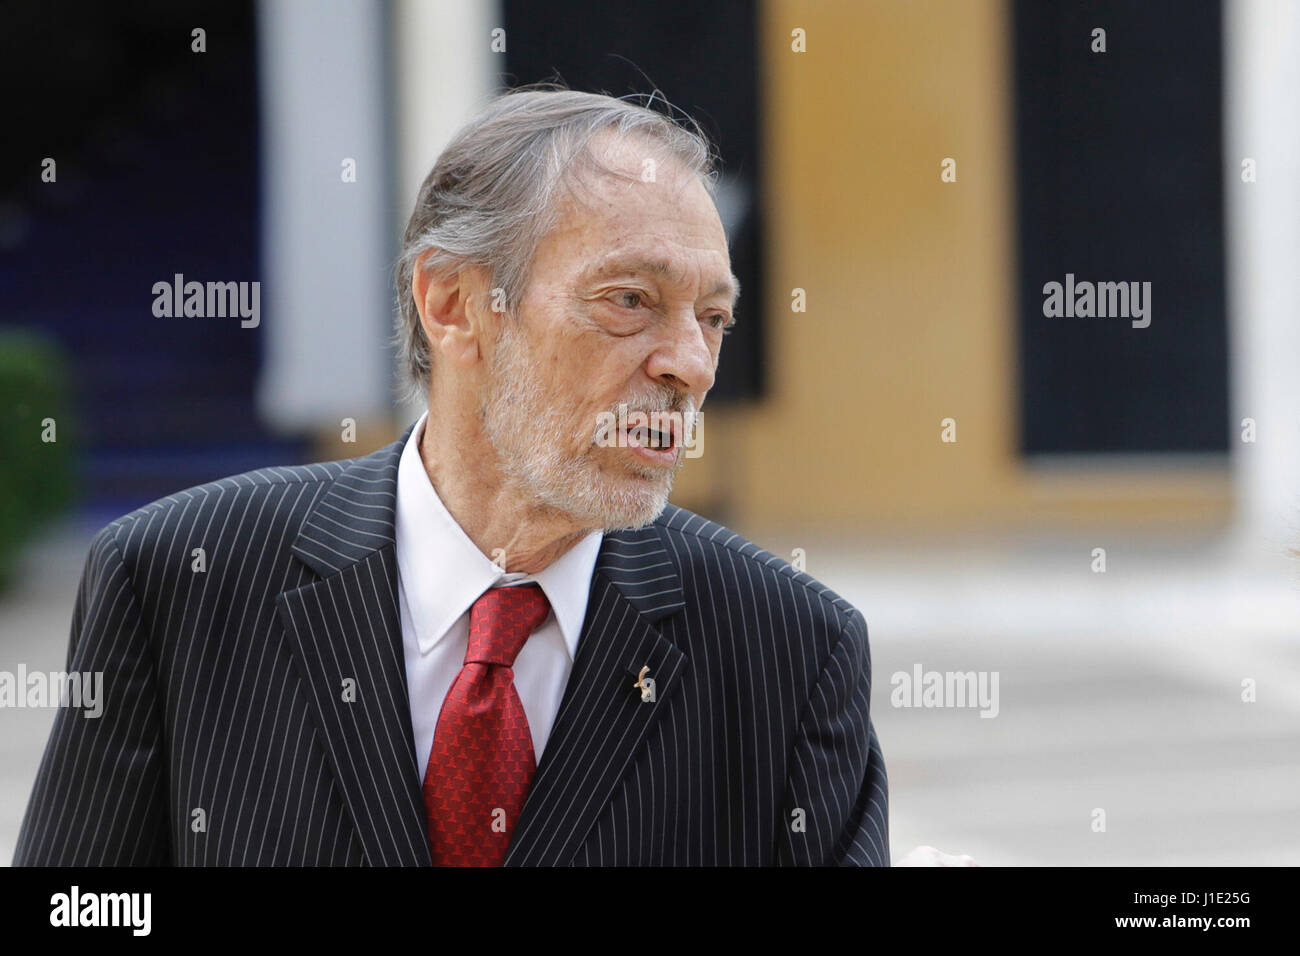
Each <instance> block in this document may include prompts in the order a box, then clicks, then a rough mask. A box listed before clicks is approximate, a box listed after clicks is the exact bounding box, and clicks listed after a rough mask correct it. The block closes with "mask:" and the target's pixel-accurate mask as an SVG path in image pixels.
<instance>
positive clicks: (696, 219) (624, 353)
mask: <svg viewBox="0 0 1300 956" xmlns="http://www.w3.org/2000/svg"><path fill="white" fill-rule="evenodd" d="M596 148H597V149H599V150H601V152H600V153H599V154H598V155H600V156H601V158H602V159H603V160H604V162H605V163H606V165H609V166H611V167H613V168H614V169H617V170H619V171H621V172H623V173H625V174H626V175H628V176H629V177H630V178H629V179H623V178H617V177H612V176H608V175H605V174H599V173H597V174H592V175H587V176H584V177H582V180H581V183H580V185H579V186H578V188H577V189H576V190H574V195H573V196H571V197H569V198H567V199H566V200H565V201H564V203H563V205H562V207H561V209H562V215H561V218H560V221H559V224H558V226H557V227H556V228H555V229H554V230H552V231H551V233H550V234H549V235H548V236H547V237H546V238H545V239H543V241H542V242H541V244H540V246H539V248H538V250H537V254H536V257H535V259H534V261H533V266H532V271H531V278H530V281H529V285H528V288H527V290H526V292H525V295H524V300H523V302H522V304H521V306H520V309H519V314H518V315H517V316H506V317H504V321H503V322H502V327H501V333H500V337H499V339H498V341H497V342H496V343H494V346H493V351H492V354H491V356H490V368H491V372H490V375H489V381H488V383H487V387H486V394H485V395H484V398H483V402H482V404H481V407H480V415H481V416H482V419H483V422H484V426H485V430H486V432H487V435H488V438H489V440H490V441H491V442H492V444H493V445H494V446H495V448H496V450H497V452H498V455H499V457H500V465H501V467H502V470H503V471H504V472H505V474H506V476H507V477H508V478H511V479H513V480H514V481H516V482H518V483H519V484H520V485H521V486H522V487H523V488H525V489H526V490H527V491H528V492H529V493H530V494H531V495H533V496H535V497H536V498H537V499H538V500H539V501H540V502H543V503H545V504H547V505H549V506H551V507H553V508H556V509H558V510H560V511H562V512H564V513H565V514H567V515H569V516H570V517H571V518H572V519H573V520H574V521H575V522H577V523H578V524H580V525H581V526H583V527H589V528H601V529H606V530H612V529H615V528H621V527H638V526H640V525H644V524H647V523H649V522H650V521H653V520H654V518H655V517H656V516H658V515H659V513H660V512H662V511H663V509H664V506H665V505H666V504H667V502H668V493H669V491H670V490H671V488H672V480H673V476H674V474H675V473H676V471H677V469H678V468H679V467H680V466H681V462H682V443H683V440H684V439H687V440H689V439H688V438H687V436H686V435H684V434H683V433H682V430H681V428H680V427H679V426H680V425H681V424H683V423H687V424H688V427H689V423H690V422H691V420H692V419H693V417H694V414H695V413H696V412H697V411H698V410H699V408H700V407H701V406H702V405H703V404H704V398H705V395H706V394H707V393H708V391H709V389H710V388H711V387H712V385H713V376H714V373H715V372H716V371H717V367H718V354H719V351H720V349H721V347H722V337H723V327H724V326H726V325H728V324H730V323H731V322H732V307H733V305H734V285H733V283H734V279H733V277H732V275H731V269H730V257H729V255H728V252H727V241H726V234H725V232H724V231H723V228H722V223H721V221H720V220H719V218H718V214H717V210H716V209H715V207H714V204H713V201H712V200H711V199H710V198H709V194H708V192H707V191H706V190H705V188H704V186H703V185H702V184H700V182H699V181H698V179H697V178H696V177H695V176H693V175H692V174H690V173H688V172H686V171H684V170H682V169H680V168H679V167H677V166H676V165H675V164H672V163H669V162H667V161H665V160H663V159H661V158H659V157H658V156H657V154H653V153H650V152H648V151H647V149H646V147H645V146H644V144H643V143H642V141H640V140H639V139H625V140H623V141H622V142H618V141H615V140H612V139H609V138H606V139H604V140H601V141H598V143H597V147H596ZM647 160H654V161H655V167H654V171H653V172H654V176H653V181H649V182H647V181H644V179H643V178H642V173H643V170H646V169H647V168H648V167H647V165H646V161H647ZM620 405H623V406H624V407H623V408H622V409H621V412H622V417H621V418H620V417H619V415H620ZM636 412H643V413H646V414H647V415H650V414H651V413H663V412H674V413H677V414H675V415H668V416H659V417H658V419H657V421H656V422H655V424H658V422H659V421H666V422H667V423H668V424H669V427H670V428H671V430H672V432H673V434H672V437H671V446H670V447H667V448H653V447H644V446H649V445H653V444H655V443H656V441H657V439H656V437H655V436H647V435H646V434H645V433H644V431H642V430H635V431H633V430H632V429H630V428H629V429H628V430H627V431H623V432H621V433H620V430H619V429H618V428H615V429H613V431H612V432H611V431H610V430H609V428H608V427H607V426H608V424H609V421H610V416H613V417H614V418H615V419H616V420H617V421H619V422H623V421H626V420H627V419H628V417H631V418H632V419H633V424H635V422H636V415H635V413H636ZM602 413H605V416H604V417H603V418H602ZM628 431H631V432H632V433H631V434H628V433H627V432H628ZM611 439H613V440H611Z"/></svg>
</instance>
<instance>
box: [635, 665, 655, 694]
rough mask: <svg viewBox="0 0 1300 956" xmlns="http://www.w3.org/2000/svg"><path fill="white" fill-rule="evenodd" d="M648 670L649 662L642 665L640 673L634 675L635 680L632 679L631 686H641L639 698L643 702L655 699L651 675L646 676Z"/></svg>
mask: <svg viewBox="0 0 1300 956" xmlns="http://www.w3.org/2000/svg"><path fill="white" fill-rule="evenodd" d="M649 670H650V665H649V664H647V665H645V666H644V667H642V668H641V673H640V674H637V675H636V680H635V681H633V683H632V686H633V687H639V688H641V700H642V702H643V703H651V704H652V703H654V700H655V681H654V678H653V677H646V674H647V673H648V672H649Z"/></svg>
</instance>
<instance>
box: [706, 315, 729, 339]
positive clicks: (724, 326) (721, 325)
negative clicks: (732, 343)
mask: <svg viewBox="0 0 1300 956" xmlns="http://www.w3.org/2000/svg"><path fill="white" fill-rule="evenodd" d="M704 318H705V321H707V322H708V323H709V325H711V326H712V327H713V328H715V329H721V330H722V334H723V335H730V334H731V327H732V326H733V325H735V324H736V320H735V319H733V318H731V317H730V316H728V315H727V313H725V312H710V313H709V314H708V315H706V316H705V317H704Z"/></svg>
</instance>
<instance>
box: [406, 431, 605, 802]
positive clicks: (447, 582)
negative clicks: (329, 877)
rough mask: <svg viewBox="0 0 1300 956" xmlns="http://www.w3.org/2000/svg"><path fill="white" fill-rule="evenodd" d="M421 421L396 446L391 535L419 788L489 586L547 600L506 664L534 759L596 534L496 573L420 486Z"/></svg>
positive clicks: (546, 728) (577, 618)
mask: <svg viewBox="0 0 1300 956" xmlns="http://www.w3.org/2000/svg"><path fill="white" fill-rule="evenodd" d="M428 415H429V413H428V412H425V413H424V414H423V415H421V416H420V419H419V421H417V422H416V425H415V428H414V430H413V431H412V432H411V437H410V438H409V439H408V440H407V442H406V447H405V448H403V449H402V458H401V461H400V462H399V464H398V467H397V515H396V531H395V536H396V540H397V581H398V584H397V590H398V601H399V604H400V606H401V615H402V646H403V650H404V653H405V656H406V683H407V687H408V688H409V689H410V694H411V730H412V732H413V733H414V740H415V755H416V760H417V762H418V764H419V768H418V772H419V777H420V780H421V782H423V780H424V771H425V767H426V766H427V764H428V762H429V751H430V749H431V748H432V747H433V732H434V729H435V728H436V727H437V724H438V714H439V712H440V711H441V710H442V701H443V698H445V697H446V696H447V691H448V690H449V689H450V688H451V684H452V681H453V680H455V679H456V675H457V674H458V673H460V669H461V667H462V666H463V665H464V663H465V652H466V650H467V649H468V647H469V611H470V607H471V606H472V605H473V604H474V602H475V601H476V600H478V598H479V596H480V595H481V594H482V593H483V592H484V591H486V590H487V589H488V588H490V587H494V586H497V587H500V586H503V585H508V584H518V583H525V582H536V583H537V584H539V585H541V588H542V591H543V592H545V594H546V597H547V600H549V601H550V602H551V613H549V614H548V615H547V616H546V620H545V621H543V622H542V624H541V626H540V627H539V628H538V629H537V630H535V631H533V633H532V636H531V637H529V638H528V640H527V641H526V642H525V643H524V647H523V650H521V651H520V652H519V656H518V657H517V658H516V659H515V665H514V673H515V689H516V690H518V692H519V699H520V701H521V702H522V703H523V705H524V714H525V716H527V718H528V728H529V730H531V731H532V735H533V756H534V759H535V760H537V762H538V763H540V762H541V759H542V751H543V749H544V748H545V747H546V741H547V738H548V737H550V735H551V726H552V725H553V724H554V723H555V715H556V712H557V711H558V710H559V709H560V698H561V697H562V696H563V695H564V687H565V685H566V684H567V683H568V680H569V672H570V671H571V670H572V669H573V658H574V655H576V654H577V651H578V636H579V634H580V633H581V631H582V622H583V620H584V619H585V618H586V615H587V597H588V594H589V593H590V589H591V575H592V572H593V570H594V569H595V567H596V555H597V553H598V552H599V551H600V544H601V540H602V537H603V535H602V534H601V532H599V531H593V532H591V533H590V534H588V535H587V536H586V537H585V538H583V539H582V540H581V541H579V542H578V543H577V544H575V545H574V546H573V547H572V548H570V549H569V550H568V551H566V552H565V553H564V554H563V555H561V556H560V557H559V558H557V559H556V560H555V561H553V562H551V564H550V565H548V566H547V567H545V568H543V569H542V570H541V571H538V572H537V573H536V574H533V575H528V574H523V573H519V572H516V573H509V574H502V573H501V572H500V571H498V570H497V568H496V566H495V565H493V564H492V562H491V561H490V560H489V559H488V557H487V556H486V555H484V554H483V552H482V551H480V550H479V549H478V548H477V547H475V545H474V542H472V541H471V540H470V539H469V536H468V535H466V534H465V532H464V531H463V530H462V529H461V527H460V525H459V524H457V523H456V519H455V518H453V517H452V516H451V513H450V512H449V511H448V510H447V507H446V505H444V504H443V503H442V499H441V498H439V497H438V493H437V491H436V490H435V489H434V487H433V482H431V481H430V480H429V474H428V472H427V471H425V469H424V462H423V460H422V459H421V458H420V440H421V438H422V437H423V435H424V423H425V420H426V419H427V418H428ZM507 566H509V565H508V560H507Z"/></svg>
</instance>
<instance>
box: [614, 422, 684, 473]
mask: <svg viewBox="0 0 1300 956" xmlns="http://www.w3.org/2000/svg"><path fill="white" fill-rule="evenodd" d="M635 431H636V430H635V429H624V430H623V437H624V438H625V439H626V440H627V449H628V451H630V452H632V454H634V455H636V456H637V457H638V458H640V459H641V460H642V461H647V462H650V463H651V464H655V465H674V464H676V463H677V459H678V457H680V455H681V449H682V446H681V442H680V441H678V435H677V425H676V423H675V422H670V423H669V425H668V429H667V431H668V436H669V439H670V440H671V442H672V444H671V445H669V446H668V447H667V448H649V447H647V446H645V445H643V444H641V442H640V441H639V440H638V438H637V436H636V434H635Z"/></svg>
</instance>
